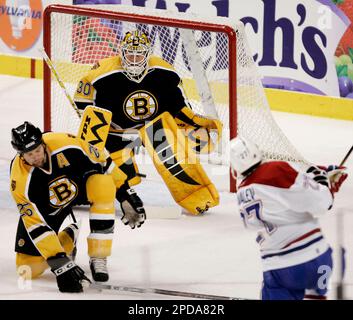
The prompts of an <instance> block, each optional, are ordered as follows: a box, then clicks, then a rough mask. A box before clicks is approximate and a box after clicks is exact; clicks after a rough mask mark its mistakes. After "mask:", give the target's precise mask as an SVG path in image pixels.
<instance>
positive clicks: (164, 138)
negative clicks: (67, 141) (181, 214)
mask: <svg viewBox="0 0 353 320" xmlns="http://www.w3.org/2000/svg"><path fill="white" fill-rule="evenodd" d="M139 134H140V137H141V140H142V142H143V144H144V146H145V148H146V150H147V151H148V153H149V155H150V156H151V158H152V160H153V163H154V165H155V167H156V169H157V171H158V173H159V174H160V176H161V177H162V178H163V180H164V182H165V184H166V185H167V187H168V189H169V191H170V193H171V194H172V196H173V198H174V200H175V201H176V202H177V203H178V204H179V205H180V206H182V207H183V208H185V209H186V210H187V211H188V212H190V213H192V214H195V215H197V214H200V213H202V212H204V211H206V210H208V208H210V207H214V206H216V205H217V204H218V203H219V195H218V192H217V190H216V188H215V186H214V185H213V183H212V182H211V181H210V179H209V178H208V176H207V175H206V173H205V171H204V170H203V168H202V166H201V164H200V162H199V159H198V157H197V156H196V154H195V152H193V151H192V150H191V148H190V145H189V144H188V143H187V139H188V138H187V137H185V135H184V134H183V132H181V130H178V126H177V124H176V122H175V120H174V118H173V117H172V116H171V115H170V113H168V112H164V113H162V114H161V115H160V116H158V117H157V118H156V119H154V120H153V121H151V122H149V123H148V124H147V125H146V126H144V127H143V128H141V129H140V130H139Z"/></svg>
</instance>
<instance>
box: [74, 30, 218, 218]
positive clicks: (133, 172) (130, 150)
mask: <svg viewBox="0 0 353 320" xmlns="http://www.w3.org/2000/svg"><path fill="white" fill-rule="evenodd" d="M151 52H152V47H151V43H150V40H149V38H148V36H147V35H146V34H145V33H142V32H140V31H132V32H127V33H126V34H125V37H124V39H123V41H122V43H121V50H120V54H119V55H118V56H114V57H110V58H107V59H103V60H100V61H98V62H97V63H96V64H95V65H94V66H93V67H92V69H91V70H90V71H89V72H88V73H87V74H86V75H85V76H84V77H83V78H82V79H81V81H80V82H79V84H78V86H77V90H76V93H75V97H74V100H75V103H76V105H77V106H78V108H79V109H81V110H84V109H85V108H86V107H87V106H88V105H93V106H98V107H100V108H103V109H106V110H109V111H111V112H112V121H111V124H110V130H109V134H108V137H107V140H106V143H105V148H106V149H107V150H108V151H109V153H110V157H111V158H112V160H113V161H114V162H115V164H116V165H117V167H118V168H119V169H120V171H121V172H120V174H122V175H123V176H124V177H125V184H126V186H127V188H130V187H132V186H134V185H136V184H138V183H140V182H141V178H140V176H139V174H138V168H137V165H136V160H135V155H134V147H135V146H136V141H135V142H134V143H131V141H130V140H127V139H125V138H124V133H127V132H138V135H139V139H138V141H139V143H142V145H143V146H144V147H145V148H146V150H147V151H148V153H149V155H150V156H151V158H152V159H153V163H154V165H155V167H156V169H157V171H158V173H159V174H160V176H161V177H162V179H163V180H164V182H165V184H166V185H167V187H168V189H169V191H170V193H171V194H172V196H173V198H174V200H175V201H176V202H177V203H178V204H179V205H180V206H182V207H183V208H184V209H185V210H187V211H188V212H189V213H192V214H195V215H197V214H200V213H203V212H205V211H207V210H208V209H209V208H211V207H214V206H216V205H217V204H218V203H219V195H218V192H217V190H216V188H215V186H214V184H213V183H212V182H211V181H210V179H209V178H208V176H207V174H206V172H205V171H204V170H203V168H202V166H201V164H200V162H199V159H198V155H197V154H198V153H210V152H211V151H212V150H213V149H214V146H215V144H216V143H218V141H219V140H220V137H221V132H222V123H221V122H220V121H219V120H217V119H212V118H208V117H203V116H200V115H198V114H196V113H194V112H193V111H192V109H191V107H190V105H189V103H188V101H187V100H186V98H185V97H186V96H185V94H184V91H183V84H182V81H181V79H180V77H179V75H178V74H177V73H176V72H175V71H174V69H173V67H172V66H171V65H170V64H168V63H167V62H166V61H164V60H163V59H161V58H159V57H157V56H153V55H151ZM211 132H215V133H216V136H217V139H216V140H217V141H215V142H213V141H212V140H211V139H210V133H211ZM121 189H123V188H121ZM117 199H118V200H119V194H118V193H117ZM120 200H121V199H120ZM120 200H119V201H120ZM120 202H121V201H120Z"/></svg>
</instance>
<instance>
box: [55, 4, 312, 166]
mask: <svg viewBox="0 0 353 320" xmlns="http://www.w3.org/2000/svg"><path fill="white" fill-rule="evenodd" d="M84 7H87V6H84ZM92 8H94V9H99V10H104V9H105V10H110V11H119V12H129V13H132V12H133V11H135V12H136V13H139V14H144V15H153V16H156V17H158V16H162V17H168V16H171V17H173V18H178V19H189V20H190V19H191V20H196V19H195V16H192V17H191V18H190V17H187V16H186V15H185V14H183V15H178V14H175V13H169V12H166V11H164V10H163V11H157V10H151V11H148V10H147V9H146V8H143V12H141V11H139V10H140V9H141V8H138V7H134V8H133V7H128V8H125V7H124V6H116V5H115V6H99V5H98V6H93V7H92ZM51 17H52V18H51V43H50V46H51V59H52V62H53V64H54V65H55V67H56V69H57V72H58V74H59V76H60V78H61V80H62V81H63V82H64V84H65V86H66V89H67V90H68V93H69V94H70V96H72V97H73V95H74V92H75V89H76V86H77V83H78V82H79V80H80V79H81V78H82V76H83V75H84V74H85V73H86V72H87V71H88V70H89V69H90V67H91V66H92V65H93V64H94V63H95V62H97V61H98V60H100V59H102V58H107V57H111V56H113V55H117V54H118V52H119V43H120V41H121V40H122V37H123V35H124V34H125V32H126V31H131V30H135V29H140V30H142V31H144V32H146V33H147V34H148V35H149V38H150V40H151V42H152V44H153V54H154V55H157V56H160V57H162V58H163V59H164V60H166V61H167V62H168V63H170V64H172V65H173V66H174V68H175V70H176V71H177V72H178V74H179V75H180V77H181V78H182V79H183V84H184V90H185V92H186V95H187V98H188V100H189V103H190V104H191V106H192V108H193V110H194V111H195V112H197V113H200V114H202V115H208V116H218V117H219V119H220V120H221V121H222V122H223V125H224V131H223V138H222V144H221V146H220V147H219V148H218V153H220V154H222V156H221V159H222V163H223V164H224V163H228V152H227V151H228V148H227V147H228V141H229V139H230V134H229V112H230V110H229V105H230V103H229V86H230V85H233V86H234V87H235V85H236V89H237V103H236V105H237V107H236V109H237V110H236V112H237V119H238V120H237V132H238V134H241V135H243V136H245V137H248V138H250V139H251V140H253V141H254V142H256V143H257V144H258V145H259V147H260V148H261V149H262V150H263V152H264V156H265V157H266V158H267V159H278V160H291V161H296V162H305V160H304V159H303V157H302V156H301V155H300V154H299V153H298V152H297V151H296V150H295V148H294V147H293V146H292V145H291V143H290V142H289V141H288V139H287V138H286V137H285V135H284V134H283V132H282V131H281V130H280V129H279V127H278V126H277V124H276V123H275V121H274V120H273V118H272V115H271V111H270V109H269V107H268V103H267V100H266V97H265V94H264V90H263V88H262V84H261V78H260V76H259V73H258V71H257V68H256V65H255V63H254V61H253V59H252V55H251V53H250V51H249V49H248V44H247V42H246V38H245V36H244V30H243V28H242V25H241V24H239V25H237V26H236V27H233V28H235V29H236V34H237V61H236V68H237V81H236V82H237V83H236V84H230V83H229V65H230V64H229V53H228V52H229V43H228V37H227V35H226V34H225V33H217V32H211V31H202V30H196V29H197V28H201V27H195V30H192V31H190V30H189V29H180V28H175V27H167V26H163V25H159V23H153V22H151V23H149V24H139V23H132V22H123V21H120V20H119V19H103V18H96V17H95V18H91V17H88V16H80V15H75V14H63V13H52V15H51ZM198 20H200V19H199V18H198ZM201 22H205V20H204V19H202V21H201ZM209 22H212V23H226V24H229V20H228V19H223V18H222V19H217V18H216V19H215V18H213V19H212V20H210V21H209ZM196 26H197V23H196ZM201 29H202V28H201ZM117 90H118V88H117ZM213 106H214V107H213ZM78 124H79V120H78V117H77V115H76V113H75V111H74V110H73V108H72V106H71V105H70V103H69V102H68V101H67V98H66V97H65V94H64V93H63V90H62V89H61V88H60V86H59V85H58V84H57V82H56V80H55V78H54V77H52V80H51V129H52V130H54V131H66V132H72V133H76V132H77V128H78ZM213 158H214V156H212V155H211V156H210V157H209V159H213Z"/></svg>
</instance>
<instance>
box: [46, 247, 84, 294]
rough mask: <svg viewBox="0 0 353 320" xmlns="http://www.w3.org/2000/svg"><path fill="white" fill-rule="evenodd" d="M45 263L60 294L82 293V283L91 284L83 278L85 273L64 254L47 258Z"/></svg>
mask: <svg viewBox="0 0 353 320" xmlns="http://www.w3.org/2000/svg"><path fill="white" fill-rule="evenodd" d="M47 263H48V264H49V266H50V268H51V271H52V272H53V273H54V274H55V276H56V282H57V284H58V288H59V290H60V292H83V286H82V284H83V282H85V281H87V282H88V283H90V282H91V281H90V280H89V279H88V278H87V277H86V276H85V272H84V271H83V270H82V269H81V268H80V267H79V266H78V265H76V264H75V262H73V261H72V260H71V259H69V258H68V257H67V256H66V254H65V253H64V252H60V253H58V254H57V255H56V256H54V257H50V258H48V259H47Z"/></svg>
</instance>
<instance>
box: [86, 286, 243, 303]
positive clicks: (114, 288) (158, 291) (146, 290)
mask: <svg viewBox="0 0 353 320" xmlns="http://www.w3.org/2000/svg"><path fill="white" fill-rule="evenodd" d="M90 288H92V289H98V290H112V291H123V292H133V293H142V294H147V293H152V294H162V295H167V296H176V297H184V298H194V299H204V300H249V299H244V298H236V297H227V296H217V295H212V294H203V293H194V292H185V291H174V290H166V289H155V288H136V287H126V286H115V285H111V284H103V283H91V284H90Z"/></svg>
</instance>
